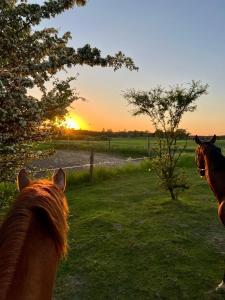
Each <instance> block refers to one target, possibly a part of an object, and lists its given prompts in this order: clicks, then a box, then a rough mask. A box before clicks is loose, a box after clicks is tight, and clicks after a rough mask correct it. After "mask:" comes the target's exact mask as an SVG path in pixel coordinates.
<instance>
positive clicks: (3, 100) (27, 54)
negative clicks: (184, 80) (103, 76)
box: [0, 0, 137, 179]
mask: <svg viewBox="0 0 225 300" xmlns="http://www.w3.org/2000/svg"><path fill="white" fill-rule="evenodd" d="M85 3H86V1H85V0H54V1H53V0H48V1H45V2H44V3H43V4H34V3H29V1H27V0H2V1H1V2H0V41H1V44H0V164H1V173H0V179H3V177H4V176H3V174H6V173H7V172H6V171H7V170H9V167H10V166H15V165H18V167H19V165H20V164H21V163H24V160H25V156H28V153H30V152H29V151H28V149H27V148H24V147H25V146H24V145H25V144H27V143H30V142H32V141H36V140H41V139H43V138H44V137H46V135H47V136H48V135H49V132H50V131H49V129H50V127H49V125H50V124H51V122H52V121H54V120H55V118H56V117H57V118H63V116H64V115H65V113H66V112H67V108H68V107H69V105H70V104H71V103H72V102H73V101H75V100H77V99H79V95H78V94H77V93H76V91H75V90H74V89H72V88H71V86H70V83H71V81H72V80H74V79H75V78H74V77H69V78H67V79H65V80H63V81H59V80H58V79H57V77H56V75H57V73H58V72H59V71H62V70H66V69H67V68H70V67H72V66H76V65H88V66H90V67H94V66H101V67H112V68H113V69H114V70H118V69H119V68H121V67H123V66H125V67H126V68H128V69H129V70H136V69H137V67H136V66H135V65H134V63H133V61H132V59H131V58H130V57H126V56H125V55H124V54H123V53H122V52H120V51H119V52H118V53H117V54H115V55H114V56H111V55H107V56H106V57H102V56H101V51H100V50H99V49H97V48H95V47H94V48H93V47H91V46H90V45H89V44H86V45H85V46H84V47H82V48H78V49H74V48H72V47H69V46H68V42H69V40H70V39H71V35H70V33H69V32H66V33H64V34H63V35H59V33H58V31H57V30H56V29H55V28H44V29H42V30H38V28H37V27H36V26H37V25H39V24H40V23H41V21H43V20H44V19H50V18H53V17H55V16H56V15H58V14H61V13H62V12H63V11H65V10H68V9H71V8H73V7H74V6H78V5H84V4H85ZM47 82H53V83H52V85H53V86H52V89H51V90H49V89H47V87H46V83H47ZM33 88H36V89H38V90H39V92H40V97H39V98H37V97H33V96H31V95H30V93H29V91H30V90H31V89H33ZM29 155H30V154H29Z"/></svg>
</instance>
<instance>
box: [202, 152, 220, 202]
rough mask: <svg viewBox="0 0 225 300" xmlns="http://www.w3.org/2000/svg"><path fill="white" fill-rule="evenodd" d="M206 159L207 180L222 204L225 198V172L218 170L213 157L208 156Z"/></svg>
mask: <svg viewBox="0 0 225 300" xmlns="http://www.w3.org/2000/svg"><path fill="white" fill-rule="evenodd" d="M204 159H205V175H206V180H207V182H208V184H209V186H210V188H211V190H212V191H213V193H214V195H215V197H216V198H217V200H218V202H219V203H221V202H222V201H223V200H224V198H225V185H224V181H223V180H222V179H223V178H224V176H225V170H216V169H215V166H214V163H213V159H212V158H211V157H209V156H207V155H206V156H205V157H204ZM221 177H222V178H221Z"/></svg>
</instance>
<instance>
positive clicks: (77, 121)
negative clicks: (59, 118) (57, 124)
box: [61, 112, 88, 130]
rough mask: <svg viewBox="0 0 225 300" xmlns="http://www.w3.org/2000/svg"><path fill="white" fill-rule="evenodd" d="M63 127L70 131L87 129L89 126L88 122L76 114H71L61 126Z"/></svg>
mask: <svg viewBox="0 0 225 300" xmlns="http://www.w3.org/2000/svg"><path fill="white" fill-rule="evenodd" d="M61 125H62V126H63V127H65V128H68V129H75V130H79V129H87V128H88V126H87V124H86V122H85V121H84V120H83V119H82V118H81V117H80V116H78V115H76V114H75V113H74V112H70V113H68V114H67V115H66V116H65V120H64V121H63V122H62V124H61Z"/></svg>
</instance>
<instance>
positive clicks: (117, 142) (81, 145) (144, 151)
mask: <svg viewBox="0 0 225 300" xmlns="http://www.w3.org/2000/svg"><path fill="white" fill-rule="evenodd" d="M156 142H157V141H156V139H155V138H150V154H151V152H152V151H153V149H154V147H155V146H156ZM178 144H180V145H183V144H184V141H183V140H179V141H178ZM217 145H218V146H219V147H221V148H222V149H224V150H225V140H218V141H217ZM51 147H54V148H55V149H69V150H88V151H89V150H90V149H91V148H93V149H94V150H95V151H96V152H109V153H114V154H119V155H124V156H133V157H138V156H148V154H149V153H148V139H147V138H145V137H141V138H113V139H112V140H111V142H110V147H109V142H108V141H85V140H82V141H72V140H71V141H70V140H68V141H57V140H55V141H52V142H48V143H42V144H38V146H36V148H37V149H40V150H42V149H49V148H51ZM195 147H196V144H195V142H194V141H193V140H191V139H190V140H188V141H187V147H186V149H185V153H191V154H193V153H194V150H195Z"/></svg>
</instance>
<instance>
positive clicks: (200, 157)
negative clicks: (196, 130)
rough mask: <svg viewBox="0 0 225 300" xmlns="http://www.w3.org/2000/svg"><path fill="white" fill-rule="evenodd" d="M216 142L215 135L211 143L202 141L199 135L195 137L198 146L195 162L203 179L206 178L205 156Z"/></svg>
mask: <svg viewBox="0 0 225 300" xmlns="http://www.w3.org/2000/svg"><path fill="white" fill-rule="evenodd" d="M215 141H216V135H215V134H214V136H213V137H212V138H211V139H210V140H209V141H202V140H201V139H200V138H199V137H198V136H197V135H196V136H195V142H196V144H198V146H197V148H196V152H195V153H196V156H195V161H196V164H197V168H198V171H199V174H200V176H201V177H203V176H205V155H206V154H207V151H208V149H210V148H211V147H212V145H213V144H214V143H215Z"/></svg>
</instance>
